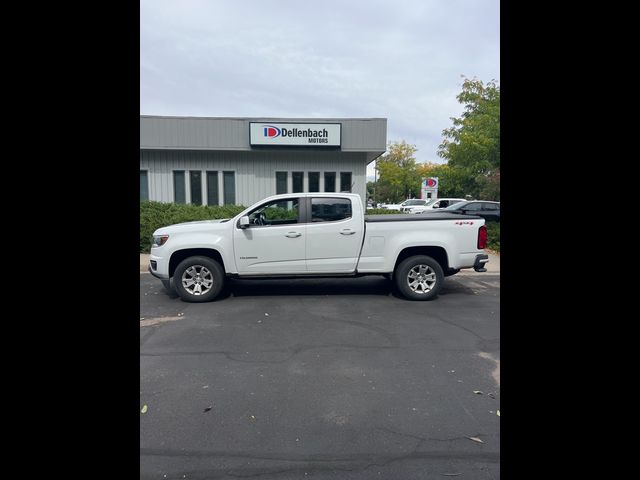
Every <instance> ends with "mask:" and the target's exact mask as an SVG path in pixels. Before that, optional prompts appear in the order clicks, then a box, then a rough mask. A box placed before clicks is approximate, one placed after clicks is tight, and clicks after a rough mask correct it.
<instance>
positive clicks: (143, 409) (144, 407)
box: [140, 405, 147, 413]
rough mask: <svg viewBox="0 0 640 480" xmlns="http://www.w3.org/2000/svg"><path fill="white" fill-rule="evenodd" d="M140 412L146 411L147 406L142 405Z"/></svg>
mask: <svg viewBox="0 0 640 480" xmlns="http://www.w3.org/2000/svg"><path fill="white" fill-rule="evenodd" d="M140 413H147V406H146V405H144V406H143V407H142V410H140Z"/></svg>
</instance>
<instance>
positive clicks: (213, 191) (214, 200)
mask: <svg viewBox="0 0 640 480" xmlns="http://www.w3.org/2000/svg"><path fill="white" fill-rule="evenodd" d="M218 203H219V199H218V172H207V205H218Z"/></svg>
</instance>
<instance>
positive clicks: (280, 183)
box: [276, 172, 288, 195]
mask: <svg viewBox="0 0 640 480" xmlns="http://www.w3.org/2000/svg"><path fill="white" fill-rule="evenodd" d="M281 193H288V192H287V172H276V195H280V194H281Z"/></svg>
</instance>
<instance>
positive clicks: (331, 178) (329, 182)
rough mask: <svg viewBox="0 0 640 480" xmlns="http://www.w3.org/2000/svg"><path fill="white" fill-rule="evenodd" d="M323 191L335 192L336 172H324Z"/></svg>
mask: <svg viewBox="0 0 640 480" xmlns="http://www.w3.org/2000/svg"><path fill="white" fill-rule="evenodd" d="M324 191H325V192H335V191H336V172H324Z"/></svg>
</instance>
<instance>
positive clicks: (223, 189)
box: [140, 115, 387, 206]
mask: <svg viewBox="0 0 640 480" xmlns="http://www.w3.org/2000/svg"><path fill="white" fill-rule="evenodd" d="M386 142H387V120H386V118H206V117H159V116H146V115H141V116H140V199H141V200H154V201H159V202H175V203H194V204H199V205H245V206H249V205H251V204H253V203H255V202H257V201H259V200H261V199H263V198H265V197H268V196H270V195H275V194H278V193H295V192H314V191H318V192H332V191H334V192H342V191H348V192H353V193H357V194H359V195H360V197H361V198H362V200H363V202H365V201H366V200H367V195H366V193H367V191H366V188H367V187H366V168H367V165H368V164H369V163H370V162H372V161H373V160H374V159H375V158H377V157H378V156H380V155H382V154H383V153H384V152H385V150H386Z"/></svg>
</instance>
